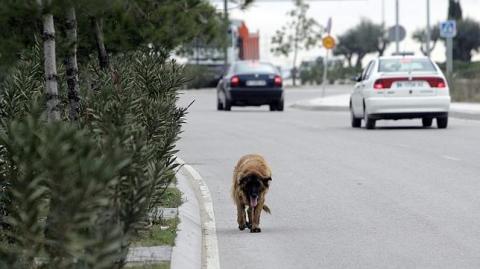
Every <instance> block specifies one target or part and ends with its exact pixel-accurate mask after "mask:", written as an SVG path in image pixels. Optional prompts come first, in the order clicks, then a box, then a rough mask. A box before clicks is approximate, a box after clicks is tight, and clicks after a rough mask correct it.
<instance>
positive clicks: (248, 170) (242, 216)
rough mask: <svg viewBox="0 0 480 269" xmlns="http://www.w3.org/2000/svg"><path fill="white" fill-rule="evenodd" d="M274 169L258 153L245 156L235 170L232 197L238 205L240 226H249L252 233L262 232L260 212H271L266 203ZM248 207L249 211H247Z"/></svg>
mask: <svg viewBox="0 0 480 269" xmlns="http://www.w3.org/2000/svg"><path fill="white" fill-rule="evenodd" d="M271 180H272V171H271V170H270V167H269V166H268V164H267V162H266V161H265V159H264V158H263V157H262V156H260V155H258V154H249V155H245V156H243V157H242V158H241V159H240V160H239V161H238V163H237V165H236V166H235V170H234V171H233V185H232V197H233V201H234V202H235V204H236V206H237V222H238V228H239V229H240V230H244V229H245V228H247V227H248V228H249V229H250V232H252V233H259V232H261V229H260V227H259V226H260V214H261V212H262V209H263V210H265V211H266V212H267V213H270V209H269V208H268V206H267V205H265V195H266V194H267V192H268V188H269V184H270V181H271ZM247 207H248V210H247V213H248V214H246V213H245V210H246V208H247ZM247 215H248V221H247Z"/></svg>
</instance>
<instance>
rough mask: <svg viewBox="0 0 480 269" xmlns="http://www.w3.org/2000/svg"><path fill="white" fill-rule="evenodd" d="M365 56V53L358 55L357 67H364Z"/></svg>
mask: <svg viewBox="0 0 480 269" xmlns="http://www.w3.org/2000/svg"><path fill="white" fill-rule="evenodd" d="M363 57H365V54H358V56H357V62H356V63H355V67H356V68H360V69H361V68H362V60H363Z"/></svg>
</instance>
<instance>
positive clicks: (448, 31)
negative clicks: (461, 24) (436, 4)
mask: <svg viewBox="0 0 480 269" xmlns="http://www.w3.org/2000/svg"><path fill="white" fill-rule="evenodd" d="M456 35H457V22H456V21H454V20H448V21H443V22H441V23H440V36H441V37H443V38H454V37H455V36H456Z"/></svg>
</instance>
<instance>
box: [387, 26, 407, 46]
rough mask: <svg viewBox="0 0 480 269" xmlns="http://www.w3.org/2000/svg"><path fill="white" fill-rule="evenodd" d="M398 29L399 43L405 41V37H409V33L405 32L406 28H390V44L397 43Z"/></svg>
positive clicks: (388, 36)
mask: <svg viewBox="0 0 480 269" xmlns="http://www.w3.org/2000/svg"><path fill="white" fill-rule="evenodd" d="M397 27H398V35H399V36H398V41H402V40H404V39H405V37H406V36H407V31H406V30H405V28H404V27H403V26H401V25H398V26H392V27H390V28H388V35H387V39H388V41H390V42H395V41H396V39H395V35H396V30H397Z"/></svg>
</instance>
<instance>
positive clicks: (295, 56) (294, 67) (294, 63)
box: [292, 43, 298, 87]
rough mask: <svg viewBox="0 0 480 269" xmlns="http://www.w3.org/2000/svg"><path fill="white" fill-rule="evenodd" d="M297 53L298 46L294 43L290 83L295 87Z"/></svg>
mask: <svg viewBox="0 0 480 269" xmlns="http://www.w3.org/2000/svg"><path fill="white" fill-rule="evenodd" d="M297 55H298V46H297V45H296V43H295V49H294V52H293V69H292V83H293V86H294V87H295V86H296V85H297V83H296V80H297V71H298V70H297Z"/></svg>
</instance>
